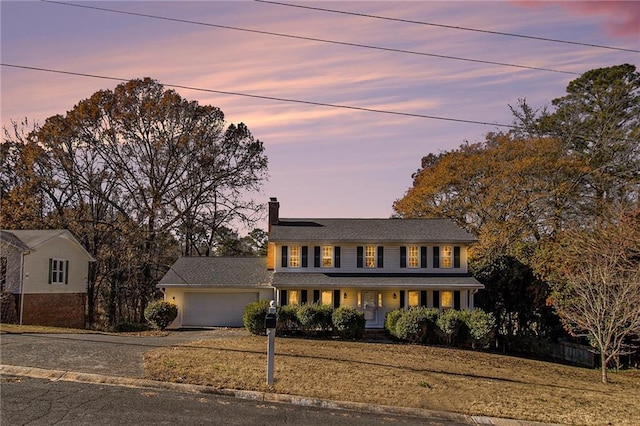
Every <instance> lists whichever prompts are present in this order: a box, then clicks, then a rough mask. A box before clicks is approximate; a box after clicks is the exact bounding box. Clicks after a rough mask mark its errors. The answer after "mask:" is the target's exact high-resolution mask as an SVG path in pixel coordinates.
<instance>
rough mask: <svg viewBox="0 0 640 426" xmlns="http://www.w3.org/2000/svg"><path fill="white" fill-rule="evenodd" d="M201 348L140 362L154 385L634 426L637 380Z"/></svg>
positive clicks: (344, 346)
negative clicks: (270, 359)
mask: <svg viewBox="0 0 640 426" xmlns="http://www.w3.org/2000/svg"><path fill="white" fill-rule="evenodd" d="M266 342H267V341H266V337H258V336H247V337H242V338H235V339H225V340H204V341H199V342H193V343H189V344H185V345H183V346H179V347H172V348H161V349H155V350H152V351H150V352H147V353H146V354H145V360H144V361H145V371H146V374H147V376H148V377H149V378H151V379H156V380H164V381H172V382H182V383H193V384H202V385H209V386H213V387H216V388H228V389H244V390H257V391H271V392H277V393H284V394H292V395H300V396H307V397H316V398H324V399H333V400H341V401H355V402H365V403H374V404H384V405H400V406H406V407H417V408H424V409H430V410H444V411H453V412H458V413H464V414H469V415H484V416H495V417H506V418H516V419H522V420H536V421H541V422H553V423H564V424H633V423H636V424H637V420H638V417H637V416H638V413H639V412H640V371H638V370H631V371H624V372H619V373H612V374H611V383H610V384H609V385H604V384H602V383H601V382H600V371H599V370H592V369H585V368H578V367H570V366H564V365H558V364H553V363H548V362H541V361H534V360H528V359H522V358H514V357H509V356H503V355H495V354H488V353H483V352H474V351H468V350H460V349H454V348H441V347H433V346H415V345H401V344H392V343H360V342H345V341H323V340H304V339H286V338H277V339H276V358H275V374H274V377H275V383H274V386H273V387H272V388H271V389H269V388H268V386H267V385H266V344H267V343H266Z"/></svg>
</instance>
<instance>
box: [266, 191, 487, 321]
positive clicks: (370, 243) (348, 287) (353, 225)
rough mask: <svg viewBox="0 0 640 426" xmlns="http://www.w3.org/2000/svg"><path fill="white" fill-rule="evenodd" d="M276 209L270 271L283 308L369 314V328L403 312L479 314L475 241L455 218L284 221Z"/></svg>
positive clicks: (271, 215)
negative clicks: (471, 256)
mask: <svg viewBox="0 0 640 426" xmlns="http://www.w3.org/2000/svg"><path fill="white" fill-rule="evenodd" d="M279 208H280V205H279V203H278V200H277V199H276V198H271V200H270V202H269V250H268V256H267V267H268V268H269V269H270V270H272V271H273V279H272V285H273V287H274V288H275V290H276V295H275V297H276V299H277V304H278V305H286V304H304V303H323V304H328V305H331V306H333V307H339V306H351V307H354V308H358V309H362V310H363V311H364V314H365V318H366V320H367V324H366V325H367V328H381V327H383V326H384V319H385V314H386V313H387V312H388V311H390V310H394V309H397V308H406V307H412V306H427V307H435V308H440V309H449V308H454V309H473V295H474V293H475V292H476V291H477V290H478V289H481V288H484V286H483V285H482V284H481V283H479V282H478V281H477V280H476V279H475V278H473V277H472V276H471V275H470V274H469V272H468V269H467V253H468V247H469V245H471V244H472V243H474V242H475V241H476V238H475V237H474V236H473V235H471V234H469V233H468V232H466V231H465V230H463V229H461V228H460V227H458V226H457V225H455V224H454V223H453V222H452V221H450V220H448V219H285V218H280V215H279Z"/></svg>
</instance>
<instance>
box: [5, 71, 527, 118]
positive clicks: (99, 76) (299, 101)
mask: <svg viewBox="0 0 640 426" xmlns="http://www.w3.org/2000/svg"><path fill="white" fill-rule="evenodd" d="M0 65H1V66H3V67H11V68H19V69H24V70H31V71H41V72H49V73H56V74H66V75H74V76H79V77H89V78H99V79H103V80H114V81H121V82H126V81H129V79H125V78H119V77H109V76H104V75H97V74H88V73H81V72H73V71H63V70H54V69H51V68H40V67H30V66H26V65H18V64H8V63H0ZM162 84H163V86H166V87H173V88H177V89H187V90H194V91H198V92H207V93H218V94H222V95H231V96H243V97H247V98H254V99H263V100H270V101H278V102H289V103H296V104H304V105H313V106H321V107H328V108H340V109H347V110H353V111H364V112H374V113H378V114H387V115H396V116H403V117H413V118H425V119H430V120H442V121H452V122H456V123H465V124H479V125H482V126H495V127H506V128H515V126H513V125H509V124H500V123H491V122H488V121H477V120H464V119H460V118H451V117H439V116H435V115H425V114H416V113H410V112H401V111H390V110H384V109H375V108H366V107H358V106H350V105H338V104H329V103H324V102H314V101H305V100H300V99H288V98H279V97H275V96H263V95H252V94H248V93H239V92H229V91H224V90H214V89H204V88H201V87H193V86H185V85H181V84H165V83H162Z"/></svg>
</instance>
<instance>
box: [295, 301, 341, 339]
mask: <svg viewBox="0 0 640 426" xmlns="http://www.w3.org/2000/svg"><path fill="white" fill-rule="evenodd" d="M332 314H333V308H332V307H331V306H329V305H320V304H310V305H302V306H300V308H299V309H298V321H300V329H301V330H302V331H303V332H304V333H306V334H307V335H317V334H318V333H320V334H327V333H328V332H329V331H330V330H331V326H332V322H331V316H332Z"/></svg>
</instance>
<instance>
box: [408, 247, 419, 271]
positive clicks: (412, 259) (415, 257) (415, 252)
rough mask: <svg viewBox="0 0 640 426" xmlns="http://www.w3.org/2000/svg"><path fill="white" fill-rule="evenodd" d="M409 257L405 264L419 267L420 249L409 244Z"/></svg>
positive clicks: (410, 266)
mask: <svg viewBox="0 0 640 426" xmlns="http://www.w3.org/2000/svg"><path fill="white" fill-rule="evenodd" d="M408 254H409V256H408V257H409V259H408V262H407V266H408V267H409V268H418V267H420V249H419V248H418V247H417V246H409V253H408Z"/></svg>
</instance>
